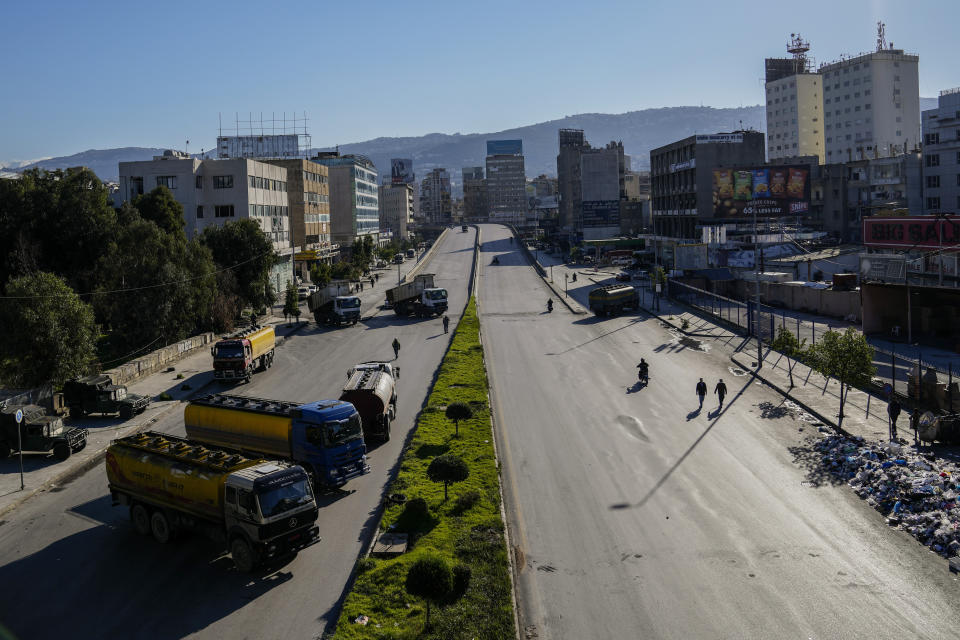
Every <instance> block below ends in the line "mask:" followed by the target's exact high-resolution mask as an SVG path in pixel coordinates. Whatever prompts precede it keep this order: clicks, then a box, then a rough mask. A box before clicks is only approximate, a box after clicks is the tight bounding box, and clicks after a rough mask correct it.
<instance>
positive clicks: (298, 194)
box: [264, 158, 332, 259]
mask: <svg viewBox="0 0 960 640" xmlns="http://www.w3.org/2000/svg"><path fill="white" fill-rule="evenodd" d="M264 162H267V163H269V164H272V165H276V166H278V167H283V168H284V169H286V170H287V195H288V197H289V199H290V222H291V224H292V226H293V244H294V245H295V246H296V247H297V249H298V250H304V251H314V252H315V255H316V256H317V257H318V258H319V259H323V258H327V257H329V256H330V253H331V248H332V245H331V242H330V180H329V177H328V171H327V167H325V166H323V165H320V164H317V163H315V162H310V161H309V160H304V159H301V158H291V159H276V160H265V161H264Z"/></svg>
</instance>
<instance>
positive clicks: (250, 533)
mask: <svg viewBox="0 0 960 640" xmlns="http://www.w3.org/2000/svg"><path fill="white" fill-rule="evenodd" d="M106 466H107V482H108V486H109V488H110V496H111V498H112V501H113V505H114V506H117V505H124V506H127V507H129V509H130V520H131V522H132V523H133V528H134V529H135V530H136V532H137V533H139V534H141V535H147V534H153V537H154V539H155V540H156V541H157V542H160V543H162V544H166V543H167V542H169V541H170V540H172V539H173V538H174V537H175V536H176V534H177V533H178V532H180V531H187V530H197V531H200V532H202V533H205V534H207V535H208V536H210V537H211V538H212V539H214V540H216V541H218V542H222V543H224V546H225V547H226V549H227V550H228V551H229V552H230V554H231V555H232V556H233V561H234V563H235V564H236V565H237V569H239V570H240V571H244V572H248V571H251V570H253V569H254V568H255V567H256V566H257V565H258V564H260V563H261V562H263V561H264V560H268V559H270V558H274V557H278V556H281V555H284V554H286V553H290V552H295V551H299V550H300V549H303V548H304V547H307V546H309V545H311V544H313V543H315V542H318V541H319V539H320V538H319V534H320V530H319V528H318V527H317V526H316V525H315V522H316V520H317V503H316V501H315V500H314V497H313V492H312V491H311V489H310V481H309V478H308V477H307V474H306V472H305V471H304V470H303V469H302V468H301V467H299V466H296V465H290V464H287V463H283V462H276V461H269V460H258V459H252V458H248V457H245V456H242V455H239V454H233V453H229V452H225V451H220V450H217V449H211V448H208V447H205V446H203V445H202V444H199V443H196V442H191V441H190V440H187V439H186V438H179V437H177V436H171V435H167V434H164V433H158V432H154V431H147V432H145V433H139V434H136V435H132V436H127V437H125V438H120V439H119V440H114V441H113V443H112V444H111V445H110V447H109V448H108V449H107V457H106Z"/></svg>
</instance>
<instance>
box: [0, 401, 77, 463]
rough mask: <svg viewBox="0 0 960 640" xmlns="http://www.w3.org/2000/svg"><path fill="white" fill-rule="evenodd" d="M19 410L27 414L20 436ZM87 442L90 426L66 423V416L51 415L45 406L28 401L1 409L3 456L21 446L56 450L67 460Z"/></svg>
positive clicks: (0, 450) (0, 454)
mask: <svg viewBox="0 0 960 640" xmlns="http://www.w3.org/2000/svg"><path fill="white" fill-rule="evenodd" d="M17 411H21V412H22V416H23V419H22V421H21V422H20V434H19V438H18V437H17ZM85 446H87V430H86V429H78V428H76V427H66V426H64V424H63V418H61V417H60V416H49V415H47V412H46V411H45V410H44V408H43V407H40V406H37V405H35V404H27V405H13V406H9V407H6V406H5V407H3V409H0V460H5V459H6V458H7V456H9V455H10V452H11V451H18V450H21V451H43V452H49V451H53V455H54V457H55V458H56V459H57V460H66V459H67V458H69V457H70V454H72V453H74V452H77V451H80V450H81V449H83V448H84V447H85ZM18 447H19V449H18Z"/></svg>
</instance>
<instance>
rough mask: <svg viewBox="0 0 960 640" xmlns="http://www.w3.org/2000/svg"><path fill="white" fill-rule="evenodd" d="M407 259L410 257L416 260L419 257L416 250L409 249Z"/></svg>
mask: <svg viewBox="0 0 960 640" xmlns="http://www.w3.org/2000/svg"><path fill="white" fill-rule="evenodd" d="M407 257H408V258H416V257H417V250H416V249H407Z"/></svg>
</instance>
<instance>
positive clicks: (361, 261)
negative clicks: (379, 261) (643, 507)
mask: <svg viewBox="0 0 960 640" xmlns="http://www.w3.org/2000/svg"><path fill="white" fill-rule="evenodd" d="M372 257H373V237H372V236H359V237H357V238H355V239H354V242H353V247H352V248H351V251H350V264H352V265H353V266H354V267H356V268H357V270H358V271H359V272H361V273H362V272H363V270H364V269H366V268H367V266H368V265H369V264H370V259H371V258H372Z"/></svg>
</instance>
